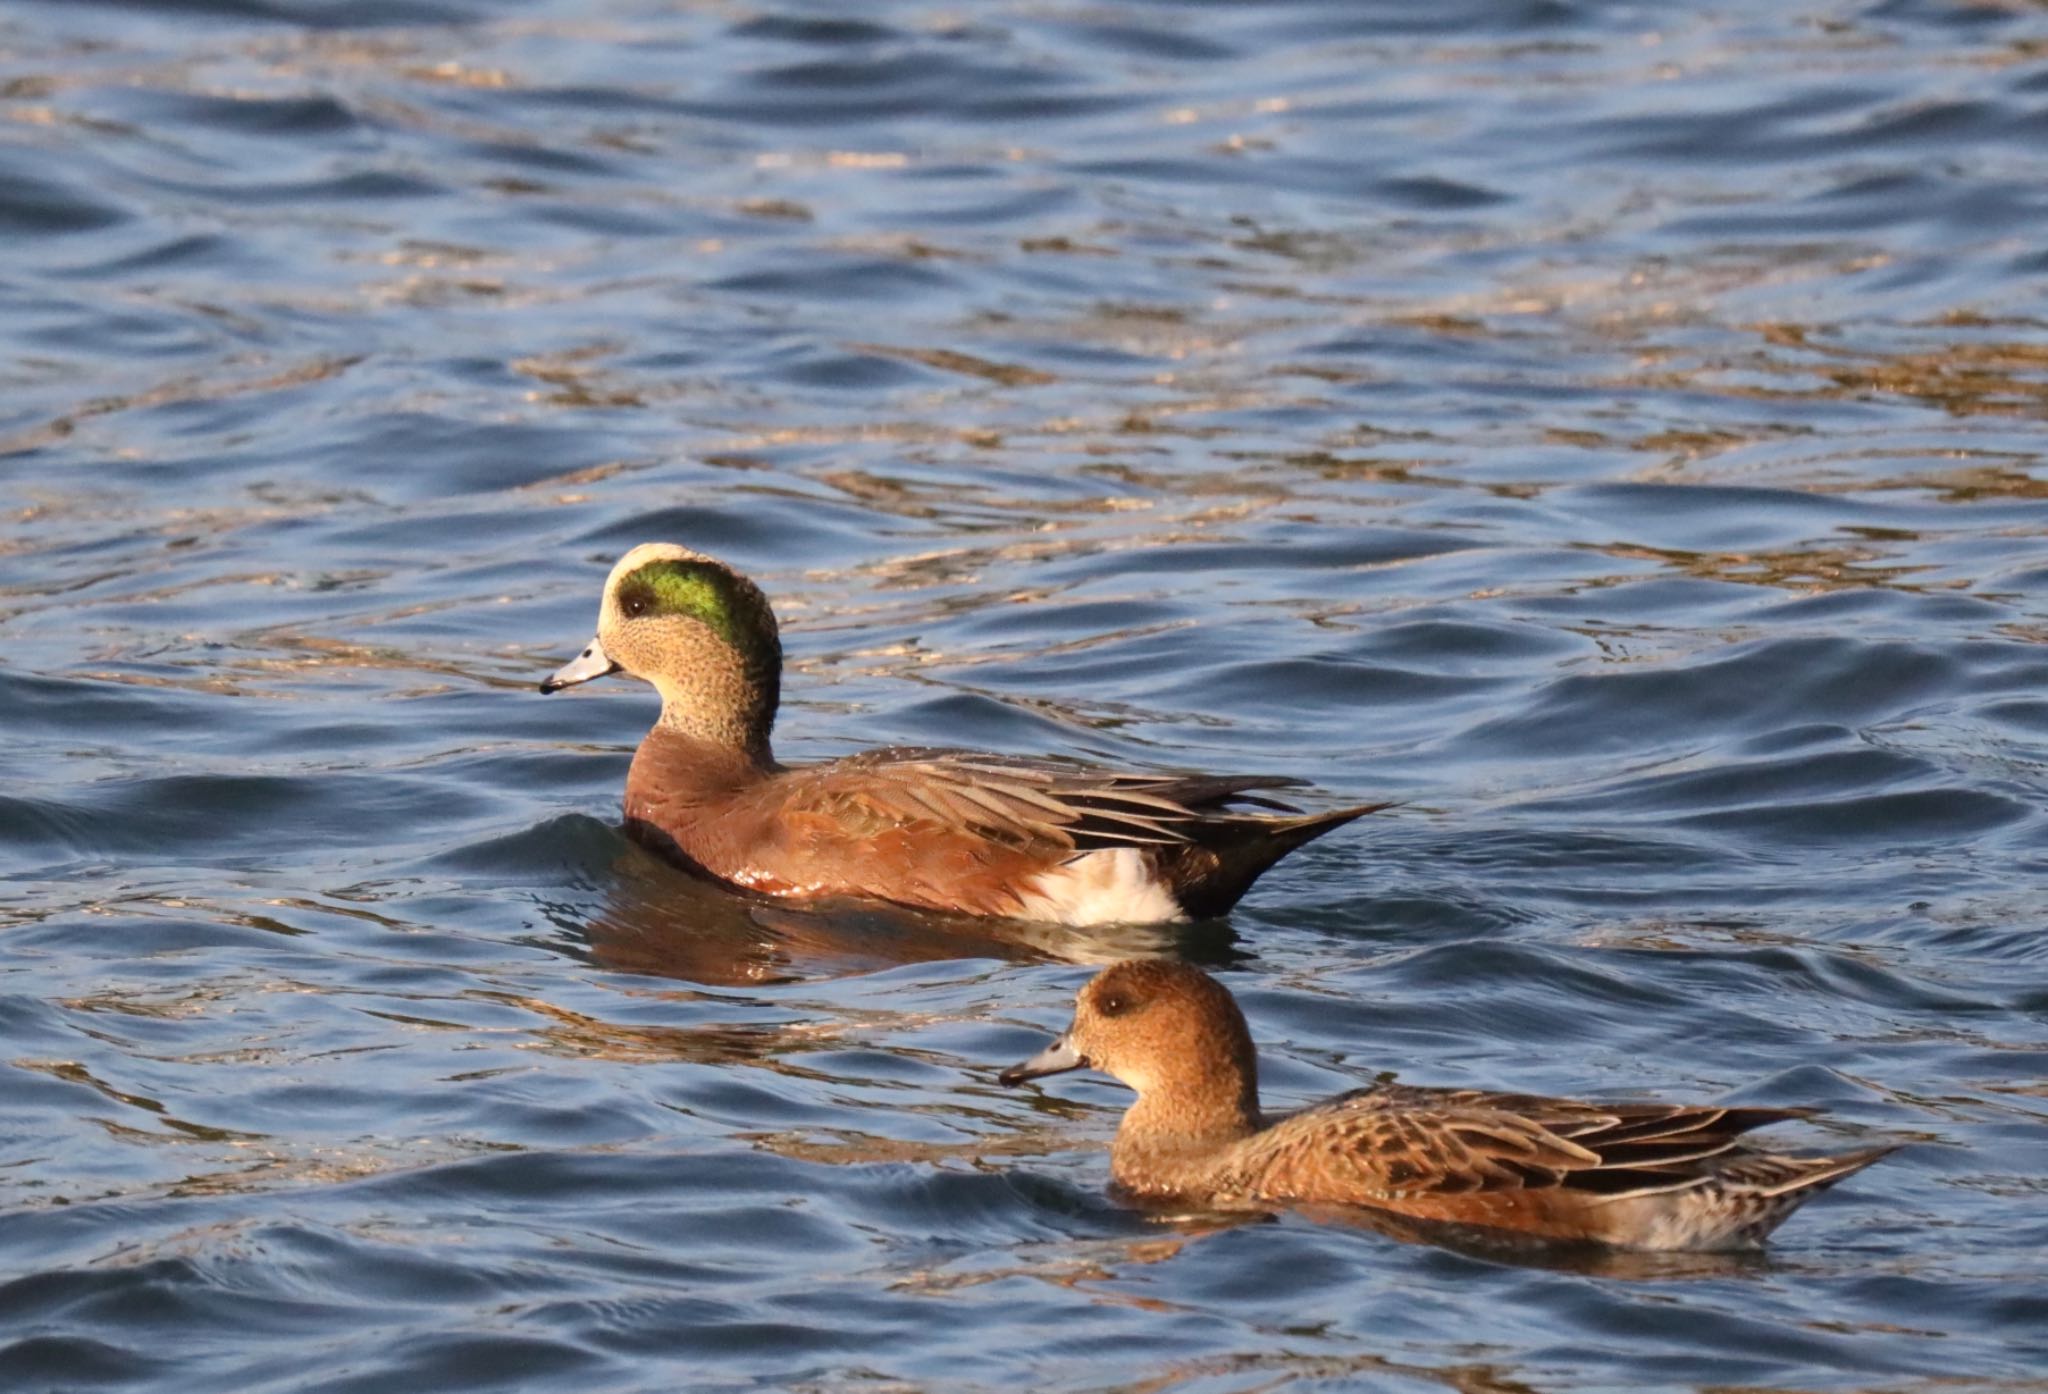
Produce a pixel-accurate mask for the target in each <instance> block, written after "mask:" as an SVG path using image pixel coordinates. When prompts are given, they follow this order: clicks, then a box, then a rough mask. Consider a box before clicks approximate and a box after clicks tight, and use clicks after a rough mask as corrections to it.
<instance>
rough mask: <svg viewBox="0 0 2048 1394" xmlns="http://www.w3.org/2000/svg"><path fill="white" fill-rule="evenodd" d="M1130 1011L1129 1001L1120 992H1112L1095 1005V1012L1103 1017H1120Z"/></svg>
mask: <svg viewBox="0 0 2048 1394" xmlns="http://www.w3.org/2000/svg"><path fill="white" fill-rule="evenodd" d="M1130 1009H1131V999H1130V998H1128V997H1126V996H1124V995H1123V994H1122V993H1121V992H1112V993H1109V994H1107V995H1106V996H1104V997H1103V999H1102V1000H1101V1001H1100V1002H1097V1003H1096V1004H1095V1010H1096V1011H1098V1012H1101V1013H1102V1014H1103V1015H1104V1016H1122V1015H1123V1014H1124V1013H1125V1012H1127V1011H1129V1010H1130Z"/></svg>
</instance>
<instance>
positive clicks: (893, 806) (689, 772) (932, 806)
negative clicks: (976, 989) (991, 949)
mask: <svg viewBox="0 0 2048 1394" xmlns="http://www.w3.org/2000/svg"><path fill="white" fill-rule="evenodd" d="M617 672H625V673H630V674H631V675H633V676H634V677H636V678H641V679H644V680H645V681H647V682H650V683H652V684H654V687H655V690H656V691H658V692H659V693H660V694H661V718H660V720H658V721H657V722H656V723H655V725H654V729H653V730H652V731H650V732H648V733H647V738H646V739H645V740H643V741H642V742H641V743H640V749H639V752H638V753H637V754H636V755H635V756H634V757H633V766H632V769H631V771H630V772H629V773H628V774H627V776H626V822H627V827H628V829H629V830H630V831H631V832H632V833H633V834H634V835H635V836H637V837H640V838H642V839H644V840H647V841H649V842H652V843H653V844H654V845H656V846H657V847H659V848H660V849H662V850H663V851H665V852H668V853H669V854H671V855H673V856H675V857H678V858H679V859H680V860H682V861H683V862H684V863H686V864H687V865H689V866H691V867H693V868H695V869H697V870H700V871H703V872H706V873H708V874H710V875H712V876H714V877H717V878H719V879H720V880H723V881H726V882H729V883H730V884H732V885H734V886H738V887H742V888H744V889H746V890H750V891H755V892H758V893H761V894H766V895H773V896H784V897H789V898H792V899H800V900H801V899H817V898H823V897H829V896H861V897H866V898H869V899H874V900H886V901H893V902H896V903H898V904H902V905H911V906H919V907H922V908H925V909H930V910H940V911H948V912H953V913H960V914H969V915H988V916H1003V917H1008V918H1013V919H1024V920H1038V921H1048V922H1053V923H1059V924H1066V925H1089V924H1104V923H1111V922H1119V921H1121V922H1148V923H1149V922H1158V921H1165V920H1179V919H1186V918H1188V917H1190V916H1194V917H1197V918H1207V917H1209V916H1213V915H1220V914H1222V913H1223V912H1224V911H1225V910H1228V909H1229V908H1230V907H1231V906H1232V905H1234V904H1235V903H1236V902H1237V899H1238V897H1240V896H1242V895H1243V894H1244V893H1245V890H1246V889H1247V888H1248V887H1249V886H1250V885H1251V884H1252V882H1253V881H1254V880H1256V879H1257V878H1258V876H1259V873H1261V872H1262V871H1264V870H1265V869H1266V868H1267V867H1269V866H1271V865H1272V864H1273V863H1274V862H1276V861H1278V860H1279V859H1280V858H1281V857H1283V856H1285V855H1286V854H1287V853H1288V852H1290V851H1292V850H1293V849H1295V848H1296V847H1299V846H1301V845H1302V844H1303V843H1305V842H1307V841H1309V840H1310V839H1311V838H1315V837H1318V836H1320V835H1322V834H1323V833H1326V832H1328V831H1330V830H1331V829H1332V828H1335V827H1338V826H1340V825H1342V824H1344V823H1348V822H1350V821H1351V820H1352V819H1354V818H1357V817H1359V816H1361V815H1363V814H1366V813H1371V812H1373V811H1374V810H1376V809H1380V808H1385V807H1386V806H1387V805H1385V804H1363V805H1358V806H1356V807H1352V808H1342V809H1337V810H1335V811H1333V812H1329V813H1313V814H1307V815H1300V814H1297V813H1296V811H1295V810H1294V809H1292V808H1289V807H1288V805H1286V804H1284V803H1280V802H1277V801H1276V800H1274V799H1271V798H1268V797H1264V796H1263V795H1262V794H1261V793H1260V792H1257V791H1265V790H1273V789H1283V788H1289V787H1294V786H1297V785H1299V784H1300V783H1301V781H1299V780H1295V779H1279V778H1268V777H1257V776H1252V777H1245V776H1221V777H1219V776H1214V775H1172V774H1127V773H1116V772H1112V771H1107V770H1102V769H1098V768H1096V767H1094V766H1091V765H1087V764H1083V763H1081V762H1080V761H1075V760H1063V759H1053V758H1046V757H1019V756H1004V755H982V754H975V753H972V752H966V751H954V750H926V749H888V750H873V751H867V752H865V753H862V754H859V755H852V756H848V757H846V758H845V759H841V760H833V761H829V762H826V763H824V764H818V765H804V766H796V767H791V766H785V765H780V764H777V763H776V760H775V757H774V755H773V753H772V752H771V751H770V750H769V745H768V733H769V730H770V728H771V727H772V726H773V725H774V724H775V708H776V702H777V698H778V694H779V691H780V686H781V679H782V644H781V640H780V638H779V636H778V634H777V630H776V625H775V612H774V611H773V610H772V609H770V608H769V605H768V601H767V598H766V597H765V596H763V595H762V594H761V592H760V590H759V588H757V587H756V586H755V585H754V583H753V582H752V581H749V580H748V579H747V578H746V577H744V576H742V575H740V574H739V573H738V572H736V571H734V570H733V569H732V568H731V567H729V566H727V565H725V563H723V562H721V561H718V560H716V559H715V558H712V557H708V556H705V555H703V554H702V553H700V552H693V551H690V550H689V549H687V548H684V547H678V546H674V545H672V544H668V543H648V544H646V545H643V546H639V547H635V548H634V549H633V550H632V551H630V552H628V553H626V555H625V556H624V557H621V558H620V559H619V562H618V565H616V566H614V567H613V568H612V573H611V576H610V577H609V578H608V579H607V580H606V582H605V587H604V600H603V602H602V604H601V606H600V608H599V610H598V621H597V637H596V638H595V639H593V640H592V641H591V643H590V647H588V648H586V649H585V650H584V651H583V652H582V653H581V654H579V655H578V656H577V657H576V658H575V659H573V660H571V661H570V662H569V663H567V664H565V665H564V666H563V667H562V668H561V669H560V670H558V671H557V672H556V673H554V674H553V675H552V676H551V677H549V678H548V679H547V681H545V682H543V683H542V684H541V685H540V690H541V691H542V692H558V691H560V690H561V689H563V688H565V687H573V686H574V685H576V684H577V683H583V682H588V681H590V680H591V679H592V678H601V677H604V676H605V675H606V674H609V673H617ZM1239 805H1252V806H1256V807H1259V808H1264V809H1272V810H1278V811H1280V812H1282V813H1285V814H1290V815H1294V816H1287V817H1263V816H1258V815H1254V814H1249V813H1243V812H1239V811H1237V808H1238V806H1239Z"/></svg>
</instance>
